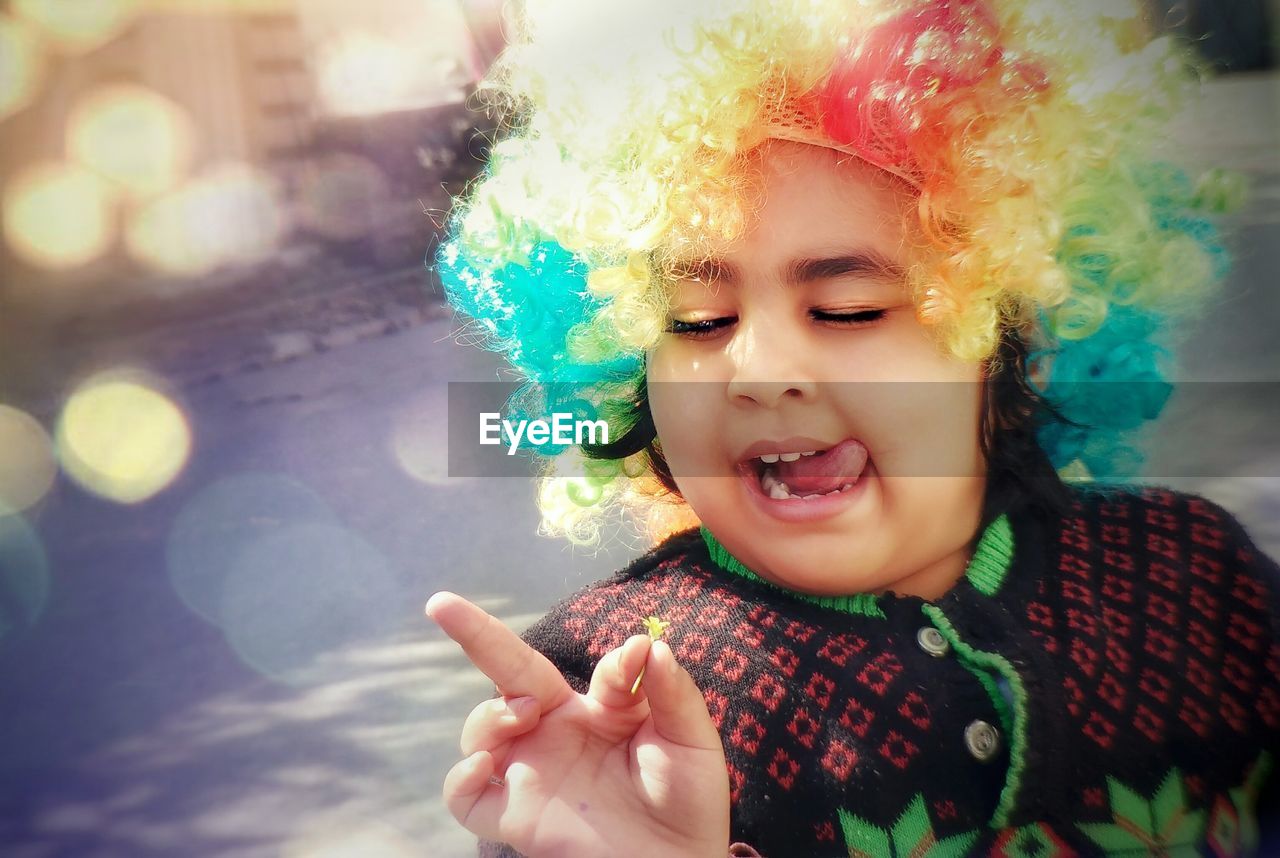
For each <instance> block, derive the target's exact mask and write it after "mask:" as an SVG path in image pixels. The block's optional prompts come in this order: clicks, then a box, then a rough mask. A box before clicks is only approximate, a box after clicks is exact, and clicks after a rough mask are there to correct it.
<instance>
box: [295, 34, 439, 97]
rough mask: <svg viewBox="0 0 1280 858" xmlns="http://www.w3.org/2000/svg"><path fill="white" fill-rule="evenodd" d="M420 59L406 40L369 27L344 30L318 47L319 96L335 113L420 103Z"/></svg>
mask: <svg viewBox="0 0 1280 858" xmlns="http://www.w3.org/2000/svg"><path fill="white" fill-rule="evenodd" d="M421 62H422V60H421V58H420V57H418V56H415V52H414V51H413V50H410V48H409V46H408V45H403V44H398V43H396V42H394V41H392V40H390V39H386V38H381V37H379V36H376V35H373V34H371V33H361V32H347V33H342V34H340V35H339V36H337V37H336V38H334V39H332V40H330V41H329V42H328V43H326V44H324V45H321V46H320V48H319V49H318V51H317V77H318V82H319V89H320V98H321V100H322V101H323V102H324V105H325V106H326V107H327V108H328V110H329V112H330V113H333V114H337V115H362V114H376V113H386V112H387V111H391V110H403V109H406V108H409V107H418V106H420V105H419V99H420V95H419V94H418V93H417V92H416V90H417V87H418V84H419V83H420V74H419V72H418V65H419V64H420V63H421ZM424 69H425V66H424Z"/></svg>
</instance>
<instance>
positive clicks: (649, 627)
mask: <svg viewBox="0 0 1280 858" xmlns="http://www.w3.org/2000/svg"><path fill="white" fill-rule="evenodd" d="M641 622H643V623H644V629H645V631H647V632H648V633H649V640H654V641H656V640H657V639H658V638H660V637H662V633H663V632H665V631H666V630H667V627H668V626H670V625H671V623H669V622H667V621H666V620H663V619H661V618H659V617H653V616H650V617H645V618H644V619H643V620H641ZM642 679H644V668H643V667H641V668H640V675H639V676H637V677H636V681H635V683H634V684H633V685H632V686H631V693H632V694H635V693H636V692H637V691H639V690H640V680H642Z"/></svg>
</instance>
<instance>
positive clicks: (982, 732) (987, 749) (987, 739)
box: [964, 721, 1000, 763]
mask: <svg viewBox="0 0 1280 858" xmlns="http://www.w3.org/2000/svg"><path fill="white" fill-rule="evenodd" d="M964 745H965V747H966V748H968V749H969V753H970V754H972V755H973V758H974V759H975V760H977V761H978V762H980V763H985V762H986V761H987V760H989V759H991V758H992V757H994V756H995V755H996V754H997V753H999V751H1000V733H999V731H998V730H996V728H995V727H992V726H991V725H990V724H988V723H987V722H986V721H973V722H971V723H970V724H969V726H968V727H965V728H964Z"/></svg>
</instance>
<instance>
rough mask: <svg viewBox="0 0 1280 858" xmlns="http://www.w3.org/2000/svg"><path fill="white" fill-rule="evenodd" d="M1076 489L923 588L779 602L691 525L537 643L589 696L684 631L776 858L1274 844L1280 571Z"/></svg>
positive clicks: (1111, 493) (1279, 806)
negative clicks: (631, 642) (626, 650)
mask: <svg viewBox="0 0 1280 858" xmlns="http://www.w3.org/2000/svg"><path fill="white" fill-rule="evenodd" d="M1073 493H1074V501H1073V505H1072V509H1071V511H1070V512H1069V514H1067V515H1066V516H1064V517H1061V518H1058V517H1052V518H1050V517H1046V516H1044V515H1042V514H1038V513H1033V512H1031V511H1030V510H1021V511H1014V512H1010V513H1007V514H1005V515H1002V516H1000V517H999V518H997V519H996V520H995V521H994V522H992V523H991V524H990V525H989V526H988V527H987V528H986V530H984V532H983V533H982V536H981V538H980V539H979V541H978V545H977V548H976V550H975V552H974V555H973V558H972V560H971V561H970V563H969V566H968V568H967V570H966V572H965V575H964V577H963V578H962V579H961V580H960V581H959V582H957V584H956V585H955V586H954V587H952V589H951V590H950V591H948V592H947V593H946V594H945V595H944V596H942V597H940V598H938V599H935V600H932V601H926V600H924V599H921V598H919V597H915V596H901V595H898V594H895V593H892V592H889V593H886V594H884V595H882V596H872V595H868V594H859V595H855V596H849V597H841V598H820V597H812V596H806V595H801V594H796V593H793V592H791V591H787V590H783V589H781V588H778V587H776V586H774V585H772V584H769V583H767V582H765V581H763V580H761V579H760V578H758V577H757V576H756V575H754V574H753V573H752V572H751V571H750V570H748V569H747V568H745V567H744V566H743V565H742V564H741V563H739V562H738V561H737V560H736V559H735V558H733V557H732V556H731V555H730V554H729V553H728V552H727V551H726V550H725V549H724V547H723V546H722V545H720V544H719V543H718V542H717V541H716V540H715V538H714V537H713V536H712V535H711V533H710V532H709V531H707V530H706V529H705V528H700V529H694V530H689V531H685V532H683V533H680V534H676V535H675V536H672V537H671V538H669V539H668V540H666V541H665V542H664V543H662V544H661V545H659V546H658V547H657V548H655V549H653V550H652V551H650V552H649V553H647V554H645V555H644V556H643V557H640V558H639V559H637V560H635V561H634V562H633V563H631V564H630V565H629V566H628V567H627V568H626V569H625V570H623V571H622V572H619V573H618V574H616V575H614V576H613V577H611V578H609V579H606V580H604V581H600V582H597V583H595V584H592V585H590V586H588V587H586V588H585V589H583V590H581V591H579V592H578V593H576V594H574V595H572V596H570V597H569V598H567V599H566V600H564V601H563V602H561V603H560V604H559V605H558V606H557V607H556V608H554V609H553V610H552V611H551V612H550V613H549V614H548V615H547V616H546V617H544V618H543V619H542V620H540V621H539V622H538V623H536V624H535V625H534V626H533V627H532V628H530V629H529V630H528V631H527V632H526V633H525V639H526V640H527V641H529V642H530V644H531V645H533V646H534V647H535V648H537V649H538V650H540V651H541V652H543V653H544V654H546V655H547V656H548V657H549V658H550V659H551V660H552V661H553V662H554V663H555V664H556V665H558V666H559V667H560V669H561V670H562V671H563V672H564V673H565V675H566V677H567V678H568V679H569V681H570V684H572V685H574V686H575V687H576V688H577V689H578V690H579V691H583V692H585V690H586V688H587V685H588V682H589V679H590V676H591V671H592V668H593V667H594V666H595V663H596V661H597V660H598V659H599V658H600V657H601V656H602V655H604V653H606V652H608V651H609V650H610V649H612V648H614V647H616V646H618V645H619V644H621V643H622V642H623V641H624V640H625V639H626V638H627V637H628V636H630V635H632V634H636V633H637V632H642V631H643V626H642V625H641V620H642V619H643V618H644V617H646V616H649V615H654V614H656V615H658V616H660V617H661V618H662V619H664V620H667V621H669V622H670V623H671V626H670V628H669V629H668V630H667V632H666V634H665V636H664V640H667V641H669V642H670V644H671V647H672V649H673V651H674V652H675V654H676V656H677V658H678V659H679V660H680V662H681V663H682V664H683V665H684V666H685V667H686V668H687V669H688V670H689V671H690V672H691V674H692V675H693V678H694V679H695V681H696V682H697V683H698V686H699V688H701V689H702V692H703V695H704V696H705V698H706V701H707V706H708V708H709V710H710V712H711V716H712V718H713V719H714V721H715V723H716V726H717V727H718V728H719V731H720V735H721V738H722V740H723V742H724V749H725V755H726V757H727V762H728V768H729V781H730V789H731V793H732V796H731V801H732V839H733V840H735V841H742V842H744V843H746V844H749V845H750V846H753V847H755V848H756V849H757V850H759V852H760V853H761V854H763V855H764V856H767V858H802V856H837V855H839V856H849V855H854V856H875V858H906V856H915V858H926V856H930V858H934V856H967V855H982V856H1058V855H1106V856H1146V855H1153V856H1154V855H1169V856H1177V855H1212V856H1226V855H1266V856H1271V855H1280V830H1277V829H1278V828H1280V818H1278V814H1280V801H1278V794H1280V790H1278V789H1277V785H1276V780H1278V779H1273V778H1269V777H1268V775H1269V773H1270V771H1271V769H1272V767H1273V764H1274V762H1275V760H1276V757H1277V755H1280V569H1278V568H1277V566H1276V564H1275V562H1274V561H1273V560H1271V559H1270V558H1269V557H1267V556H1266V555H1264V554H1263V553H1262V552H1260V551H1259V550H1258V549H1257V548H1256V547H1254V545H1253V544H1252V542H1251V540H1250V539H1249V537H1248V535H1247V534H1246V532H1245V531H1244V529H1243V528H1242V527H1241V525H1240V524H1239V523H1238V522H1237V521H1236V520H1235V519H1234V518H1233V517H1232V516H1231V515H1230V514H1229V513H1227V512H1226V511H1224V510H1223V509H1222V508H1221V507H1219V506H1217V505H1215V504H1213V503H1212V502H1210V501H1208V500H1206V499H1204V498H1201V497H1197V496H1194V495H1189V494H1183V493H1179V492H1174V491H1170V490H1167V489H1159V488H1147V489H1112V490H1107V491H1105V492H1104V491H1099V490H1085V489H1081V488H1075V489H1073ZM726 845H727V844H726ZM481 854H489V855H512V854H514V853H512V852H511V851H510V850H509V848H507V847H502V846H499V845H498V844H492V843H485V842H482V843H481Z"/></svg>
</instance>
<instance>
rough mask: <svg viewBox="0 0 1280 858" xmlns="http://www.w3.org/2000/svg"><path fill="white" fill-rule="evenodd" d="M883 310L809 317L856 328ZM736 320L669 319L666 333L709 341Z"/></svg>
mask: <svg viewBox="0 0 1280 858" xmlns="http://www.w3.org/2000/svg"><path fill="white" fill-rule="evenodd" d="M885 312H886V311H885V310H883V309H880V310H859V311H858V312H856V313H828V312H825V311H823V310H811V311H810V315H812V316H813V318H814V319H815V320H816V321H819V322H831V323H833V324H837V325H841V326H847V327H856V326H859V325H868V324H870V323H872V322H877V321H879V320H880V319H881V318H883V317H884V314H885ZM735 321H737V320H736V319H734V318H733V317H732V316H725V317H722V318H719V319H701V320H699V321H697V322H682V321H680V320H679V319H671V320H670V322H669V324H668V326H667V328H666V331H667V333H669V334H676V335H677V336H682V337H688V338H690V339H709V338H710V337H711V336H712V335H713V334H714V333H715V332H716V331H718V330H720V329H721V328H724V327H727V326H728V325H731V324H733V323H734V322H735Z"/></svg>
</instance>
